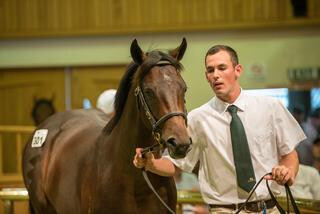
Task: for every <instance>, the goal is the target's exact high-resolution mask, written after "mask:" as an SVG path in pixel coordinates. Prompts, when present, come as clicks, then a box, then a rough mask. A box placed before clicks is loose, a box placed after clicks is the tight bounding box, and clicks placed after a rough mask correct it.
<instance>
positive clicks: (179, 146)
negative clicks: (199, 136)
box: [166, 138, 192, 159]
mask: <svg viewBox="0 0 320 214" xmlns="http://www.w3.org/2000/svg"><path fill="white" fill-rule="evenodd" d="M191 145H192V140H191V138H189V139H188V142H184V143H178V142H176V140H175V138H169V139H168V140H167V141H166V146H167V148H168V152H169V155H170V156H171V157H172V158H174V159H179V158H184V157H185V156H186V155H187V153H188V152H189V151H190V150H191Z"/></svg>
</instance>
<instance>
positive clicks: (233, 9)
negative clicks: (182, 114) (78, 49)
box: [0, 0, 320, 38]
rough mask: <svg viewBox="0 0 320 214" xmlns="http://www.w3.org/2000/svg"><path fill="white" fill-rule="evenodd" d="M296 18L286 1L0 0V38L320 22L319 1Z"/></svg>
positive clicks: (316, 23)
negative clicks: (303, 16) (303, 15)
mask: <svg viewBox="0 0 320 214" xmlns="http://www.w3.org/2000/svg"><path fill="white" fill-rule="evenodd" d="M307 1H308V17H306V18H303V19H301V18H299V19H294V18H293V15H292V5H291V1H290V0H175V1H170V0H153V1H150V0H134V1H132V0H91V1H87V0H54V1H46V0H28V1H25V0H1V1H0V38H1V37H3V38H4V37H19V36H59V35H60V36H68V35H69V36H74V35H108V34H128V33H147V32H168V31H174V32H177V31H193V30H214V29H230V28H231V29H232V28H239V27H242V28H248V27H263V26H273V27H276V26H278V27H279V26H303V25H319V24H320V12H319V11H320V3H319V1H318V0H307Z"/></svg>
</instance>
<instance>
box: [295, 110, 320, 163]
mask: <svg viewBox="0 0 320 214" xmlns="http://www.w3.org/2000/svg"><path fill="white" fill-rule="evenodd" d="M292 115H293V116H297V111H296V113H294V112H293V113H292ZM300 116H301V115H300ZM297 117H298V118H299V114H298V116H297ZM301 127H302V129H303V131H304V133H305V134H306V136H307V139H306V140H304V141H302V142H300V143H299V145H298V146H297V147H296V151H297V153H298V157H299V162H300V163H301V164H304V165H308V166H313V165H314V155H313V153H312V147H313V145H312V144H313V142H314V140H315V139H316V138H317V137H319V131H320V130H319V129H320V108H317V109H316V110H314V111H313V112H312V113H311V114H310V115H309V117H308V118H307V121H305V122H303V123H301Z"/></svg>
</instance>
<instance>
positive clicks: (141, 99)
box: [134, 61, 187, 154]
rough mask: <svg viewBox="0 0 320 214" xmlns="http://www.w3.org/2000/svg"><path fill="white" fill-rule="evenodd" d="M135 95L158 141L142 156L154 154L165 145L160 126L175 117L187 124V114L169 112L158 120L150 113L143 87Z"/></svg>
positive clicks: (161, 62) (135, 91)
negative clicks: (153, 152) (148, 153)
mask: <svg viewBox="0 0 320 214" xmlns="http://www.w3.org/2000/svg"><path fill="white" fill-rule="evenodd" d="M155 65H158V66H159V65H160V66H163V65H172V64H171V63H170V62H168V61H159V62H158V63H157V64H155ZM134 95H135V96H136V100H137V106H139V103H141V105H142V107H143V109H144V111H145V115H146V117H147V119H148V121H149V122H150V124H151V126H152V136H153V138H154V139H155V140H156V143H155V144H153V145H151V146H149V147H146V148H144V149H143V150H142V152H141V153H142V154H145V153H147V152H152V151H154V149H155V148H156V147H158V146H160V148H162V147H163V144H164V140H163V139H161V131H162V130H161V128H160V126H161V125H162V124H163V123H164V122H165V121H167V120H168V119H169V118H171V117H175V116H182V117H183V118H184V120H185V122H186V124H187V114H186V113H185V112H169V113H167V114H165V115H163V116H162V117H160V119H159V120H156V118H155V117H154V115H153V114H152V112H151V111H150V108H149V106H148V103H147V101H146V99H145V97H144V95H143V92H142V90H141V87H140V86H139V85H138V86H137V87H136V89H135V90H134Z"/></svg>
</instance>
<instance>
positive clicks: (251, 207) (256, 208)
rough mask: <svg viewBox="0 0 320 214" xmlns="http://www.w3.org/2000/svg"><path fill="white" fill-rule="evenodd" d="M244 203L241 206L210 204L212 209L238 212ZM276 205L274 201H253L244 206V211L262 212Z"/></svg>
mask: <svg viewBox="0 0 320 214" xmlns="http://www.w3.org/2000/svg"><path fill="white" fill-rule="evenodd" d="M243 204H244V203H240V204H209V207H210V208H227V209H232V210H238V209H239V208H240V207H241V206H242V205H243ZM275 205H276V203H275V202H274V201H273V200H272V199H269V200H266V201H251V202H247V204H246V205H245V206H244V208H243V209H244V210H247V211H251V212H261V211H262V210H263V209H264V207H266V208H267V209H270V208H272V207H274V206H275Z"/></svg>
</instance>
